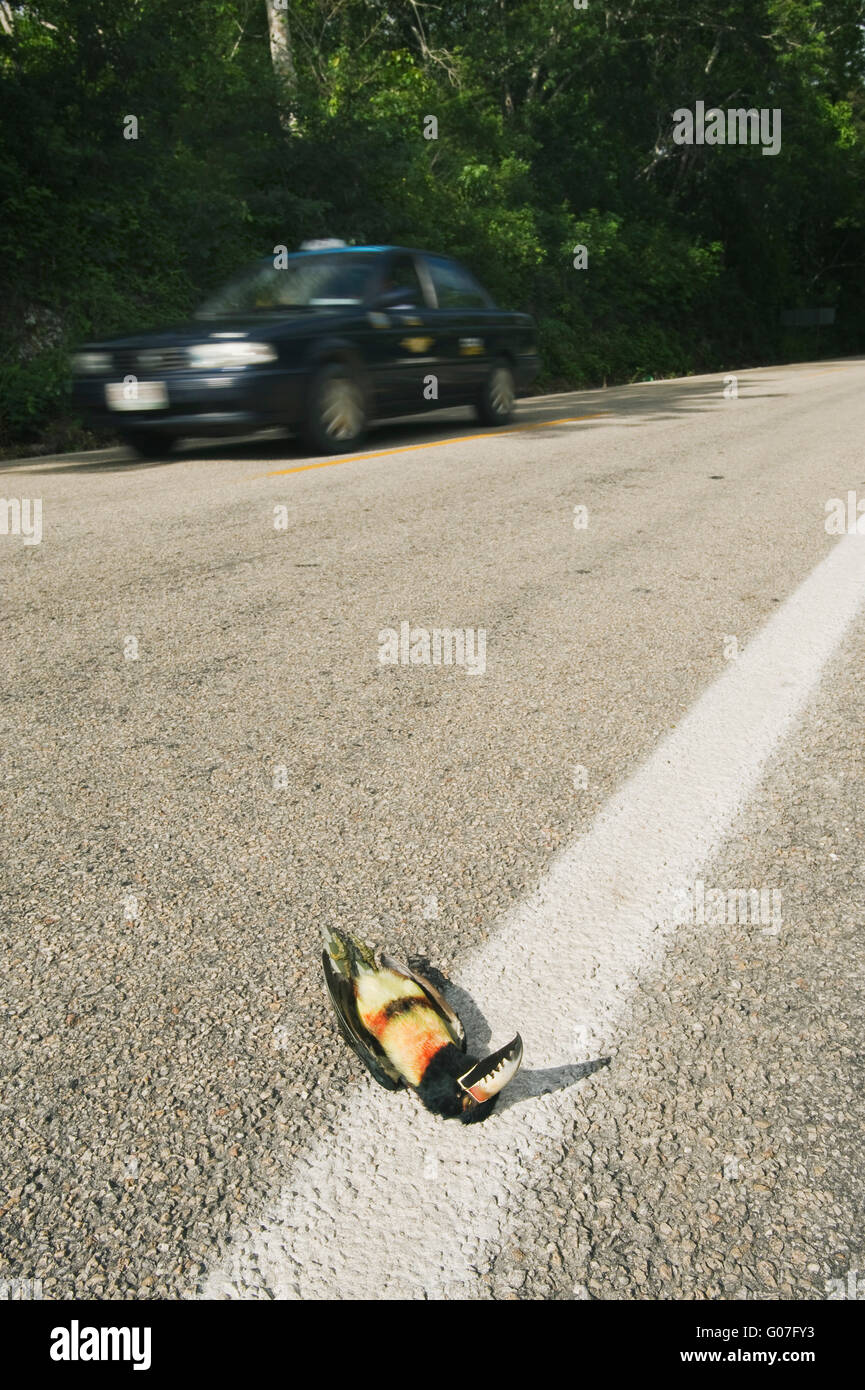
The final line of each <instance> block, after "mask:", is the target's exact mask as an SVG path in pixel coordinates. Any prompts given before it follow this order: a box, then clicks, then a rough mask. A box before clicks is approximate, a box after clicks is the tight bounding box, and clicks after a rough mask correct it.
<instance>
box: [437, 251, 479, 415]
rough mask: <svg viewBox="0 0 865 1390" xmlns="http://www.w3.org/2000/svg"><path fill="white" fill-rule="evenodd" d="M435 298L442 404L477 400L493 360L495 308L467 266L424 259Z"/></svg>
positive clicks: (448, 261) (440, 257) (442, 258)
mask: <svg viewBox="0 0 865 1390" xmlns="http://www.w3.org/2000/svg"><path fill="white" fill-rule="evenodd" d="M424 268H425V269H426V272H427V274H428V275H429V278H430V282H431V285H432V292H433V296H434V299H435V304H436V309H435V315H436V320H437V326H438V335H439V341H440V343H441V350H442V356H443V359H444V361H443V371H442V382H441V395H442V399H443V400H444V401H445V402H446V403H448V404H451V405H462V404H465V403H466V402H469V401H474V400H476V398H477V395H478V392H479V391H480V389H481V386H482V385H483V383H484V381H485V380H486V378H487V376H488V375H489V371H490V366H491V363H492V358H493V335H494V322H495V319H496V309H495V306H494V304H493V301H492V299H491V298H490V296H489V295H488V294H487V292H486V290H485V289H484V288H483V286H482V285H480V284H479V283H478V281H477V280H476V279H475V278H474V276H473V275H472V274H470V272H469V271H468V270H466V268H465V266H462V265H460V264H459V262H458V261H452V260H450V258H449V257H447V256H433V255H426V256H424Z"/></svg>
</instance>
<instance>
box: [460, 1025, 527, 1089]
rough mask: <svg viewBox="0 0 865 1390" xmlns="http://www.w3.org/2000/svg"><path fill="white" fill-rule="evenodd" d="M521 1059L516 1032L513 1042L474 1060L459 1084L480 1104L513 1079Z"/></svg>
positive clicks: (519, 1041)
mask: <svg viewBox="0 0 865 1390" xmlns="http://www.w3.org/2000/svg"><path fill="white" fill-rule="evenodd" d="M522 1060H523V1040H522V1038H521V1037H520V1035H519V1033H517V1035H516V1037H515V1038H514V1040H513V1042H509V1043H508V1044H507V1046H506V1047H502V1048H500V1049H499V1051H498V1052H493V1053H492V1055H491V1056H489V1057H482V1058H481V1060H480V1061H479V1062H476V1063H475V1065H474V1066H473V1067H472V1068H471V1069H470V1070H469V1071H467V1072H466V1073H465V1075H464V1076H461V1077H460V1078H459V1084H460V1085H461V1086H462V1088H463V1090H464V1091H466V1092H467V1094H468V1095H470V1096H471V1098H472V1100H473V1101H475V1103H476V1104H477V1105H482V1104H483V1103H484V1101H487V1100H492V1098H493V1096H497V1095H498V1093H499V1091H502V1090H504V1088H505V1086H507V1084H508V1082H509V1081H513V1079H514V1077H515V1076H516V1074H517V1072H518V1071H519V1069H520V1065H521V1063H522Z"/></svg>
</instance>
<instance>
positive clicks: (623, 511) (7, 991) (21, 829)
mask: <svg viewBox="0 0 865 1390" xmlns="http://www.w3.org/2000/svg"><path fill="white" fill-rule="evenodd" d="M863 385H865V363H863V362H860V361H855V360H850V361H843V362H837V363H815V364H796V365H795V366H787V367H777V368H765V369H759V370H754V371H748V372H742V373H740V374H739V393H740V394H739V398H738V399H737V400H725V399H724V398H723V395H722V388H723V377H722V376H718V377H712V378H691V379H688V380H683V381H677V382H657V383H652V384H651V385H642V386H636V387H630V388H620V389H616V390H608V391H603V392H600V391H598V392H586V393H573V394H569V395H566V396H557V397H554V398H553V397H550V398H538V399H532V400H528V401H524V402H522V403H521V406H520V411H519V416H518V422H517V423H519V424H521V425H522V424H526V425H529V424H530V425H533V426H537V428H532V429H527V430H524V431H523V430H517V431H514V432H504V433H502V434H500V435H499V436H495V437H492V438H490V437H487V438H480V437H478V438H472V433H473V431H474V430H475V426H474V425H473V424H472V423H471V422H470V420H469V417H468V414H467V413H464V412H451V413H449V414H442V415H439V416H434V417H431V418H427V419H425V420H423V421H420V422H419V421H413V422H401V423H398V424H392V425H389V426H387V427H383V428H381V429H379V430H377V431H376V432H375V433H374V434H373V435H372V436H371V438H370V440H369V445H368V448H369V451H370V453H371V454H375V453H376V452H378V451H380V450H391V449H395V448H398V447H401V446H403V445H406V446H407V445H418V444H422V445H427V446H429V447H425V448H421V449H416V448H415V449H412V450H411V451H409V452H405V453H392V454H387V455H385V456H382V457H369V458H367V459H365V460H357V461H347V462H341V463H338V464H336V465H335V466H333V467H324V468H320V469H312V470H309V471H302V472H297V473H294V474H291V475H289V476H283V477H270V478H268V477H264V476H262V475H265V474H267V473H268V472H269V471H273V470H278V469H281V468H301V467H303V465H304V464H305V463H306V462H307V460H306V459H305V458H304V456H303V454H302V451H301V449H300V447H299V446H297V445H295V444H293V443H290V442H289V443H286V442H284V441H273V440H268V441H256V442H255V443H243V444H234V445H226V446H219V447H213V446H208V445H201V444H199V445H190V446H187V447H186V448H185V449H183V450H182V451H181V452H180V453H179V454H178V456H177V457H176V458H174V459H172V460H170V461H167V462H164V463H158V464H152V463H150V464H140V463H135V462H133V461H132V460H131V459H129V458H128V456H127V455H125V453H124V452H123V451H122V450H119V449H118V450H106V451H102V452H100V453H99V454H97V455H78V456H68V457H65V458H59V459H56V460H46V461H34V460H27V461H22V462H21V463H20V464H12V465H10V464H8V463H7V464H5V465H4V466H3V469H2V488H0V491H2V492H3V494H4V496H7V497H9V496H19V497H35V496H40V497H42V499H43V528H44V535H43V540H42V543H41V545H38V546H25V545H24V544H23V543H22V541H21V539H20V538H18V537H14V536H3V537H0V559H2V564H3V574H4V585H3V587H4V626H3V636H2V646H3V669H4V681H3V690H2V706H0V708H2V739H3V743H2V746H3V750H4V756H3V760H2V781H0V826H2V840H3V845H4V852H3V856H2V858H3V863H4V865H5V868H4V871H3V882H2V899H0V912H2V925H0V934H2V935H0V942H2V952H3V981H2V995H0V1007H2V1015H3V1035H4V1042H5V1046H4V1052H3V1061H2V1095H0V1106H2V1110H0V1183H2V1190H0V1279H2V1278H7V1279H8V1278H10V1277H13V1278H39V1279H41V1280H42V1283H43V1292H44V1296H45V1297H46V1298H64V1297H79V1298H80V1297H85V1298H86V1297H100V1298H124V1299H127V1298H142V1297H144V1298H147V1297H172V1298H178V1297H195V1296H196V1294H197V1293H198V1291H199V1290H200V1288H201V1286H202V1283H203V1280H204V1277H205V1274H206V1271H207V1270H208V1268H210V1267H211V1266H212V1264H213V1263H214V1262H215V1261H217V1260H218V1259H220V1258H221V1255H222V1254H223V1253H224V1250H225V1243H226V1241H227V1240H228V1239H230V1236H231V1232H232V1228H233V1227H235V1226H236V1225H237V1224H239V1223H242V1222H243V1221H244V1220H247V1219H249V1218H250V1217H252V1216H254V1214H255V1212H256V1211H257V1210H258V1209H259V1208H260V1206H261V1205H262V1204H263V1203H264V1202H265V1201H266V1200H267V1199H268V1197H269V1195H270V1194H271V1193H272V1191H273V1190H274V1187H278V1186H279V1182H280V1175H281V1174H282V1173H284V1172H285V1170H286V1169H287V1168H288V1167H289V1166H290V1164H291V1161H292V1156H293V1154H295V1153H296V1152H297V1151H298V1149H299V1148H300V1147H302V1146H303V1145H304V1144H305V1143H307V1142H308V1141H309V1140H310V1138H311V1137H313V1136H316V1135H319V1134H321V1133H328V1132H329V1128H330V1127H331V1126H332V1125H333V1122H334V1120H335V1118H336V1117H337V1116H338V1114H339V1112H340V1107H341V1104H343V1103H344V1100H345V1097H346V1096H347V1094H348V1093H349V1092H350V1091H351V1089H352V1087H353V1085H354V1084H355V1082H356V1080H357V1077H358V1070H357V1063H356V1061H355V1059H354V1058H353V1057H352V1056H351V1054H349V1053H348V1051H347V1049H346V1048H345V1047H344V1046H343V1044H342V1042H341V1040H340V1039H339V1036H338V1034H337V1033H336V1030H335V1027H334V1025H333V1021H332V1018H331V1016H330V1014H329V1011H328V1008H327V1006H326V1005H325V1002H324V999H323V995H322V988H321V981H320V967H319V963H318V953H319V925H320V923H321V922H322V921H324V920H329V919H333V920H337V921H340V922H342V923H344V924H345V925H348V926H350V927H351V928H352V929H354V930H356V931H357V932H358V933H359V934H361V935H364V934H365V935H367V936H368V937H369V938H370V939H371V940H373V941H374V942H376V943H377V944H381V945H384V946H386V947H387V948H389V949H390V950H391V951H393V953H394V954H397V955H402V956H403V957H409V958H413V959H426V960H429V961H430V962H432V964H433V965H434V966H435V967H436V968H437V969H439V970H441V971H442V973H443V974H444V975H445V976H447V975H449V974H450V973H452V972H453V970H454V968H455V966H457V965H458V962H459V960H460V959H461V958H462V957H463V956H464V955H465V954H466V953H467V952H468V951H469V950H471V949H472V948H473V947H475V946H477V945H478V944H479V943H480V942H482V941H484V940H487V939H488V938H489V937H491V936H492V935H494V933H495V929H496V923H497V920H498V919H499V918H500V917H501V915H502V913H503V912H504V911H505V910H506V909H507V908H508V907H509V906H510V905H511V904H512V903H513V902H514V901H515V900H516V899H518V898H520V897H521V896H522V895H523V894H525V893H527V892H528V891H529V890H530V889H531V888H532V887H533V886H534V884H535V883H536V882H537V880H538V878H539V877H540V875H541V874H542V873H543V871H544V868H545V866H546V864H547V863H548V862H549V859H550V857H551V854H552V853H553V851H554V850H555V849H556V848H557V847H558V846H559V845H561V844H562V842H563V841H564V840H566V839H568V838H570V837H572V836H574V835H577V834H579V833H580V832H582V831H585V830H587V829H588V827H589V826H590V825H591V823H592V819H593V817H594V815H595V813H596V812H597V810H598V808H599V807H600V806H601V805H602V804H603V802H604V801H605V799H606V798H607V797H608V796H609V795H610V793H611V792H612V791H613V790H615V789H616V788H617V787H618V786H619V785H620V784H621V782H622V781H623V780H624V779H625V778H626V777H627V776H628V775H629V773H630V772H632V771H633V770H634V769H635V768H636V767H637V766H639V764H640V762H641V761H642V760H643V759H644V758H645V757H646V756H647V755H648V753H649V752H651V750H652V749H653V747H654V746H655V745H656V743H657V741H658V739H659V738H660V737H661V736H662V735H663V734H664V733H665V732H667V731H668V730H669V729H670V728H672V727H674V726H675V725H676V723H677V721H678V720H679V719H680V718H681V716H682V715H683V714H684V713H685V712H686V711H687V710H688V709H689V707H690V706H691V705H692V704H693V702H694V700H695V699H696V698H697V697H698V696H699V694H700V693H701V692H702V691H703V690H704V689H705V688H706V687H707V685H709V684H710V683H711V682H712V680H713V679H714V678H715V677H717V676H718V675H719V674H720V673H721V672H722V671H723V670H724V668H725V657H724V644H725V641H726V639H727V638H728V637H729V636H730V635H734V636H735V637H736V638H737V641H738V643H739V646H740V648H741V647H743V646H744V645H745V644H746V643H747V641H748V639H749V637H751V636H752V635H753V634H754V633H756V632H757V631H758V630H759V629H760V627H761V626H762V624H763V623H764V622H765V621H766V619H767V618H768V617H769V616H770V615H771V613H772V612H773V610H774V606H775V605H776V604H777V603H779V602H781V601H783V599H784V598H785V597H786V596H787V595H788V594H789V593H790V592H791V591H792V590H793V589H794V588H795V587H796V586H797V585H798V584H799V583H800V582H801V581H802V580H803V579H804V578H805V577H806V576H807V574H808V573H809V572H810V571H811V570H812V568H813V567H814V565H815V564H817V563H818V562H819V560H820V559H821V558H822V557H823V556H824V555H825V554H826V553H827V552H828V550H829V549H830V548H831V546H832V544H834V541H835V538H834V537H832V536H829V535H827V534H826V531H825V528H824V524H823V522H824V517H825V504H826V501H827V500H828V499H829V498H831V497H844V496H845V495H846V492H847V490H848V489H857V488H858V489H860V495H865V465H863V462H862V458H861V447H860V441H861V438H862V433H863V424H865V397H863ZM597 412H608V413H607V414H604V415H602V416H600V418H596V419H593V420H586V421H583V422H580V423H570V424H568V423H565V424H553V423H550V422H553V421H557V420H563V419H567V418H568V417H572V416H579V415H589V414H595V413H597ZM478 433H481V432H478ZM449 441H450V442H449ZM578 504H583V505H585V506H587V507H588V509H589V526H588V528H587V529H586V530H585V531H577V530H575V529H574V526H573V509H574V507H575V506H576V505H578ZM279 505H285V506H286V507H287V508H288V517H289V522H288V528H287V530H277V529H275V527H274V508H275V507H276V506H279ZM402 620H409V621H410V622H411V623H412V624H413V625H418V626H426V627H429V628H431V627H436V626H439V627H442V626H450V627H483V628H485V629H486V631H487V671H486V674H485V675H483V676H476V677H473V676H468V675H466V673H465V672H464V671H461V670H459V669H446V668H424V667H386V666H381V665H379V663H378V660H377V652H378V632H379V630H380V629H382V628H384V627H387V626H396V627H398V626H399V623H400V621H402ZM863 634H865V621H860V622H859V623H858V624H857V627H856V630H855V632H853V633H852V634H851V635H850V637H849V639H848V641H847V642H846V644H845V646H844V649H843V651H842V652H841V653H839V655H838V657H837V660H836V661H835V662H834V663H833V665H832V668H831V671H829V672H827V676H826V679H825V680H824V682H823V684H822V686H821V689H820V691H819V692H818V696H817V697H816V699H815V700H814V701H813V702H812V706H811V708H810V710H809V713H808V715H807V716H806V718H805V719H804V721H803V723H802V727H801V729H800V730H799V732H798V733H797V735H796V736H795V737H794V738H792V739H791V740H789V741H788V743H787V744H786V745H785V746H784V748H783V749H782V750H781V753H780V754H779V755H778V757H777V758H776V759H775V760H774V762H773V764H772V767H771V768H770V769H769V771H768V773H767V775H766V778H765V779H764V783H763V787H762V790H761V794H760V795H759V797H758V798H756V799H755V800H754V801H753V802H752V804H751V806H750V808H749V810H748V812H747V814H746V815H745V816H744V817H743V818H742V821H741V824H740V825H739V826H738V827H737V829H736V832H735V834H734V835H733V836H731V838H730V841H729V843H728V845H727V846H726V848H725V850H724V851H723V853H722V854H721V855H720V856H719V857H718V859H717V861H716V862H715V863H714V864H712V865H710V866H707V870H706V873H705V880H706V883H707V885H710V886H713V885H719V886H723V887H730V886H736V887H739V886H742V887H749V886H755V885H757V886H763V887H775V888H778V889H780V891H781V893H782V897H783V904H784V923H783V926H782V928H781V932H780V933H779V935H778V936H777V937H771V936H765V935H763V934H761V933H760V931H759V929H756V930H755V929H754V928H750V927H744V928H739V927H723V928H719V927H702V928H682V929H681V930H680V932H679V933H678V934H677V936H676V938H675V940H674V942H673V943H672V944H671V947H670V950H669V952H668V955H667V958H666V961H665V964H664V968H663V970H662V971H661V973H660V974H659V975H658V976H657V977H652V978H647V979H644V980H643V981H642V982H641V984H640V987H639V988H638V989H637V990H636V992H635V995H634V998H633V1009H632V1016H631V1020H630V1023H629V1025H628V1027H627V1029H626V1030H625V1031H624V1033H623V1035H622V1036H621V1037H620V1038H618V1039H617V1040H615V1046H613V1047H611V1063H610V1065H609V1066H608V1067H606V1068H604V1069H602V1070H599V1071H597V1072H595V1073H594V1074H593V1075H592V1076H590V1077H587V1078H585V1079H584V1080H582V1081H581V1082H580V1083H579V1084H578V1085H577V1086H575V1087H574V1088H573V1091H572V1095H573V1103H574V1127H573V1134H572V1136H571V1138H570V1141H569V1142H568V1143H566V1144H565V1145H564V1146H563V1147H562V1149H561V1151H560V1152H555V1153H552V1152H551V1153H545V1154H541V1155H539V1158H538V1182H537V1185H536V1188H535V1190H534V1192H533V1194H532V1201H531V1203H530V1204H529V1205H526V1206H525V1207H524V1209H523V1210H522V1211H521V1213H519V1214H518V1216H517V1221H516V1226H515V1233H513V1234H512V1236H511V1237H509V1239H508V1242H507V1244H506V1245H504V1246H503V1247H502V1248H501V1249H500V1250H497V1251H492V1252H491V1255H490V1262H489V1267H488V1268H487V1269H485V1270H481V1271H480V1274H479V1283H478V1297H480V1298H575V1297H576V1298H600V1299H617V1298H689V1299H690V1298H693V1299H703V1298H727V1297H749V1298H789V1297H796V1298H799V1297H803V1298H824V1297H826V1281H827V1279H830V1278H834V1277H839V1278H844V1277H846V1274H847V1271H849V1270H851V1269H853V1270H856V1269H858V1270H865V1249H863V1245H862V1234H861V1233H862V1229H863V1222H862V1198H861V1177H860V1169H861V1159H860V1156H859V1155H860V1152H861V1147H862V1128H863V1118H865V1117H863V1105H862V1099H861V1096H862V1061H861V1052H862V1049H861V1042H860V1038H861V1024H860V1023H859V1020H860V1019H861V1013H862V1010H861V992H862V929H861V910H860V903H861V901H862V892H861V888H862V876H863V873H865V856H863V854H862V848H861V839H862V831H863V823H865V821H863V814H862V811H861V810H860V807H859V805H858V804H857V792H858V790H859V787H860V785H861V779H862V776H863V762H865V751H863V749H862V741H861V736H860V730H861V727H862V704H863V699H865V696H863V694H862V691H861V683H860V682H859V681H858V671H859V669H860V660H859V658H861V654H862V646H863ZM130 637H134V638H135V639H136V641H137V644H138V655H137V659H128V657H127V656H125V655H124V652H125V651H129V650H130V645H129V643H128V639H129V638H130ZM578 764H579V765H582V766H584V767H585V768H586V770H587V778H588V785H587V787H586V788H585V789H581V788H580V787H578V786H575V783H574V769H575V767H576V766H577V765H578ZM281 769H284V772H282V771H281ZM832 856H835V857H834V858H833V857H832ZM857 1025H858V1026H857ZM731 1160H736V1162H737V1164H738V1168H736V1166H735V1164H734V1165H733V1166H732V1167H731ZM334 1161H335V1163H338V1162H339V1153H338V1152H335V1155H334ZM725 1169H726V1172H727V1174H728V1176H725ZM734 1172H735V1173H737V1176H732V1174H733V1173H734Z"/></svg>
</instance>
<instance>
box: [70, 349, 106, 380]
mask: <svg viewBox="0 0 865 1390" xmlns="http://www.w3.org/2000/svg"><path fill="white" fill-rule="evenodd" d="M72 371H73V373H74V374H75V376H87V374H88V373H89V372H110V371H111V353H110V352H76V353H73V356H72Z"/></svg>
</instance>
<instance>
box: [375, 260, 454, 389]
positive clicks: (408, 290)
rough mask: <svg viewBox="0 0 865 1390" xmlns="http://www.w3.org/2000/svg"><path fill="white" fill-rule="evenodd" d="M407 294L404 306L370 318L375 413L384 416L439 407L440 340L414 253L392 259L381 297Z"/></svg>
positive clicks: (390, 307) (379, 311) (381, 285)
mask: <svg viewBox="0 0 865 1390" xmlns="http://www.w3.org/2000/svg"><path fill="white" fill-rule="evenodd" d="M398 290H404V291H405V298H404V301H401V300H398V301H397V303H396V304H395V305H394V304H388V305H386V306H383V307H381V308H380V309H379V308H376V305H375V301H374V302H373V305H372V310H371V312H370V313H369V315H368V318H369V320H370V322H371V324H372V332H371V334H370V340H371V342H370V346H371V355H372V357H373V359H374V361H373V364H372V372H373V377H374V382H375V392H376V408H377V410H378V412H379V413H381V414H383V415H400V414H404V415H407V414H414V413H415V412H418V411H422V410H427V409H429V408H431V407H433V406H435V405H437V404H438V403H439V400H438V396H439V380H440V378H441V375H442V353H441V339H440V335H439V324H438V320H437V315H436V312H435V310H434V309H433V308H432V306H431V304H430V302H429V301H430V299H431V293H430V289H429V282H428V280H427V279H426V277H424V276H422V275H421V274H420V273H419V268H418V264H417V258H416V256H415V254H414V253H413V252H410V251H397V252H394V253H393V254H392V255H391V256H390V257H388V259H387V261H386V262H385V266H384V268H383V272H382V277H381V280H380V282H379V285H378V293H379V294H382V293H391V294H393V293H394V292H396V291H398Z"/></svg>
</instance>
